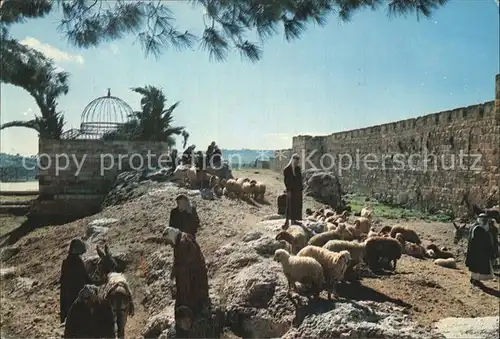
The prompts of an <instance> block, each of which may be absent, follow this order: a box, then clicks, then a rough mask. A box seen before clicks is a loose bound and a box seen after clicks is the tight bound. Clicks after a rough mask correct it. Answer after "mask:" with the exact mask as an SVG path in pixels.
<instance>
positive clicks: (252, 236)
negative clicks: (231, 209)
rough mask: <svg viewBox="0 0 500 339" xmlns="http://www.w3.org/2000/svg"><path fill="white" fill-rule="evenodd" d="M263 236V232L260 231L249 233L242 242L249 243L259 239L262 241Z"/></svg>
mask: <svg viewBox="0 0 500 339" xmlns="http://www.w3.org/2000/svg"><path fill="white" fill-rule="evenodd" d="M262 235H263V234H262V232H259V231H254V232H249V233H247V234H245V235H244V236H243V237H242V238H241V241H243V242H249V241H253V240H257V239H260V238H261V237H262Z"/></svg>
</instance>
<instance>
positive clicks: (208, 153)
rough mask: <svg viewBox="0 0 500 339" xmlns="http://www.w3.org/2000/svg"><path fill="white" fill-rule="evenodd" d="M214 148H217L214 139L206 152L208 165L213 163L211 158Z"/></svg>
mask: <svg viewBox="0 0 500 339" xmlns="http://www.w3.org/2000/svg"><path fill="white" fill-rule="evenodd" d="M214 149H215V141H212V143H211V144H210V145H208V148H207V153H206V165H207V167H209V166H210V165H211V164H210V160H211V159H212V155H213V153H214Z"/></svg>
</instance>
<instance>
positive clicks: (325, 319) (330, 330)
mask: <svg viewBox="0 0 500 339" xmlns="http://www.w3.org/2000/svg"><path fill="white" fill-rule="evenodd" d="M383 307H385V308H388V307H387V306H380V305H377V303H373V302H363V301H359V302H356V301H347V302H337V303H335V304H333V303H329V302H327V301H326V300H319V301H314V302H312V303H310V304H308V305H307V306H305V307H303V308H300V309H299V311H298V312H299V315H298V317H297V318H298V319H297V322H298V323H299V324H300V325H299V326H298V327H296V328H292V329H290V331H288V332H287V333H286V334H285V335H284V336H283V337H282V338H285V339H291V338H394V339H396V338H406V339H410V338H412V339H413V338H415V339H417V338H418V339H424V338H441V337H442V336H440V335H438V334H436V333H433V332H429V331H428V330H426V329H425V328H423V327H421V326H420V325H418V324H416V323H413V322H411V321H410V320H409V318H408V317H407V316H406V315H403V314H402V312H401V310H396V309H394V308H388V309H383ZM376 308H380V309H379V310H377V309H376ZM302 318H303V320H302Z"/></svg>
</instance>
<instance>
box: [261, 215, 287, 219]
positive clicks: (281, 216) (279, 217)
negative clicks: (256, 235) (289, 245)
mask: <svg viewBox="0 0 500 339" xmlns="http://www.w3.org/2000/svg"><path fill="white" fill-rule="evenodd" d="M278 219H284V218H283V215H281V214H271V215H268V216H265V217H264V218H263V219H262V220H263V221H266V220H278Z"/></svg>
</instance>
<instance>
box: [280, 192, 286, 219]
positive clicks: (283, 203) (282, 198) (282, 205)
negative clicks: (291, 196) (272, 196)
mask: <svg viewBox="0 0 500 339" xmlns="http://www.w3.org/2000/svg"><path fill="white" fill-rule="evenodd" d="M278 214H281V215H283V214H286V193H282V194H280V195H278Z"/></svg>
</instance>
